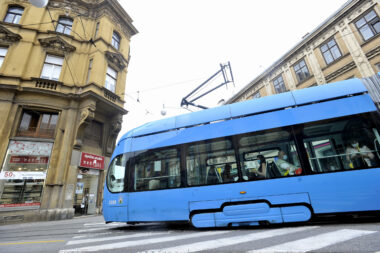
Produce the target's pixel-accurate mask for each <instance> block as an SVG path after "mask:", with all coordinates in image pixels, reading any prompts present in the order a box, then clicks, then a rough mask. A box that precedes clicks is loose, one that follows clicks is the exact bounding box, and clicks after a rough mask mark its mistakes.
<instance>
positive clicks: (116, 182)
mask: <svg viewBox="0 0 380 253" xmlns="http://www.w3.org/2000/svg"><path fill="white" fill-rule="evenodd" d="M129 157H130V155H128V154H123V155H118V156H116V157H115V158H114V159H113V160H112V162H111V165H110V166H109V168H108V175H107V186H108V189H109V191H110V192H122V191H124V190H125V189H124V186H125V177H126V165H127V161H128V159H129Z"/></svg>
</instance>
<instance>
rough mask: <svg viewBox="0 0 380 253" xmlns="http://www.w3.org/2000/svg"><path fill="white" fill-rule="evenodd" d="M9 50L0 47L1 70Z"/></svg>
mask: <svg viewBox="0 0 380 253" xmlns="http://www.w3.org/2000/svg"><path fill="white" fill-rule="evenodd" d="M7 51H8V48H6V47H0V68H1V65H3V62H4V58H5V55H6V54H7Z"/></svg>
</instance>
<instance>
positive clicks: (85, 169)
mask: <svg viewBox="0 0 380 253" xmlns="http://www.w3.org/2000/svg"><path fill="white" fill-rule="evenodd" d="M103 177H104V156H98V155H94V154H89V153H84V152H82V153H81V157H80V161H79V168H78V176H77V184H76V189H75V196H74V209H75V213H76V214H77V215H78V214H96V213H99V212H100V208H101V198H102V187H103Z"/></svg>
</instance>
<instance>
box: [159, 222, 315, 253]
mask: <svg viewBox="0 0 380 253" xmlns="http://www.w3.org/2000/svg"><path fill="white" fill-rule="evenodd" d="M314 228H318V226H310V227H297V228H280V229H271V230H266V231H260V232H255V233H250V234H244V235H239V236H233V237H227V238H220V239H213V240H209V241H203V242H197V243H190V244H185V245H179V246H175V247H171V248H165V249H156V250H152V251H153V252H165V253H166V252H196V251H205V250H212V249H216V248H220V247H226V246H231V245H236V244H241V243H245V242H251V241H257V240H262V239H266V238H270V237H275V236H280V235H287V234H291V233H297V232H301V231H305V230H309V229H314Z"/></svg>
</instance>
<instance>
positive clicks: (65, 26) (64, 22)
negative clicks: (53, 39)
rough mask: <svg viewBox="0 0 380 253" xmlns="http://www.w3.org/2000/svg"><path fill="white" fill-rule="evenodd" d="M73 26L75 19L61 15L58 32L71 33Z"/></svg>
mask: <svg viewBox="0 0 380 253" xmlns="http://www.w3.org/2000/svg"><path fill="white" fill-rule="evenodd" d="M72 27H73V20H72V19H71V18H64V17H60V18H59V20H58V24H57V29H56V32H59V33H64V34H68V35H70V33H71V29H72Z"/></svg>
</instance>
